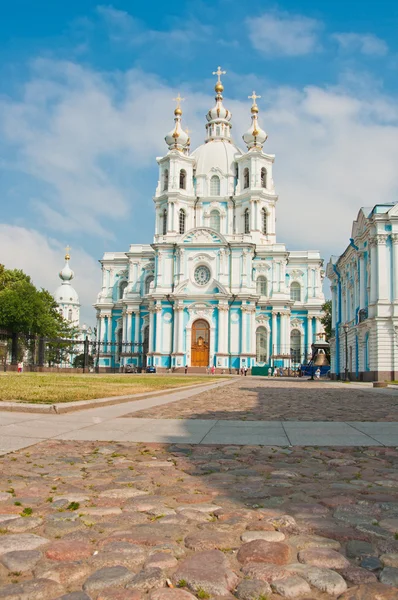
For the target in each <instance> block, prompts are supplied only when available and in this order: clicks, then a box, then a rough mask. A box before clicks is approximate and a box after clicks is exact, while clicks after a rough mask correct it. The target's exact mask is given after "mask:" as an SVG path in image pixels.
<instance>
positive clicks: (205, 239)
mask: <svg viewBox="0 0 398 600" xmlns="http://www.w3.org/2000/svg"><path fill="white" fill-rule="evenodd" d="M183 242H184V243H185V244H195V243H197V244H223V243H225V242H224V240H223V239H222V237H221V236H220V235H219V234H217V233H216V232H215V231H213V230H212V229H207V228H205V227H199V228H198V229H193V230H191V231H188V233H187V234H186V235H185V237H184V239H183Z"/></svg>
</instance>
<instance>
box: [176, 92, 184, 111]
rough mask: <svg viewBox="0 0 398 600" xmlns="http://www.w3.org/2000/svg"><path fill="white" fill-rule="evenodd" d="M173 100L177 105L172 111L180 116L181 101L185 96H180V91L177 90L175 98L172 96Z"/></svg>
mask: <svg viewBox="0 0 398 600" xmlns="http://www.w3.org/2000/svg"><path fill="white" fill-rule="evenodd" d="M173 100H174V102H177V106H176V109H175V111H174V114H175V115H176V116H177V115H179V116H181V115H182V109H181V102H183V101H184V100H185V98H181V96H180V92H178V95H177V98H173Z"/></svg>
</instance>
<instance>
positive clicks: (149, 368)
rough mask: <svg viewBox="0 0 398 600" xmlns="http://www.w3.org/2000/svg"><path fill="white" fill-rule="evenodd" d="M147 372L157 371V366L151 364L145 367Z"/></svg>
mask: <svg viewBox="0 0 398 600" xmlns="http://www.w3.org/2000/svg"><path fill="white" fill-rule="evenodd" d="M145 373H156V367H153V366H151V365H149V366H148V367H147V368H146V369H145Z"/></svg>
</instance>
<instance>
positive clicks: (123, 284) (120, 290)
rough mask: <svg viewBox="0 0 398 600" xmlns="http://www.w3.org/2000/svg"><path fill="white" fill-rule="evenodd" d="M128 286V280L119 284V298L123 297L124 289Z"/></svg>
mask: <svg viewBox="0 0 398 600" xmlns="http://www.w3.org/2000/svg"><path fill="white" fill-rule="evenodd" d="M126 287H127V281H122V282H121V283H120V285H119V300H121V299H122V298H123V294H124V290H125V289H126Z"/></svg>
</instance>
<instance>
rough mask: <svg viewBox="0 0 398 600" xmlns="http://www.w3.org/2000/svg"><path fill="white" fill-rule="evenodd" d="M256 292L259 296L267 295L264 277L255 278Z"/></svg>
mask: <svg viewBox="0 0 398 600" xmlns="http://www.w3.org/2000/svg"><path fill="white" fill-rule="evenodd" d="M256 291H257V294H258V295H259V296H266V295H267V278H266V277H264V276H263V275H260V277H257V281H256Z"/></svg>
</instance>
